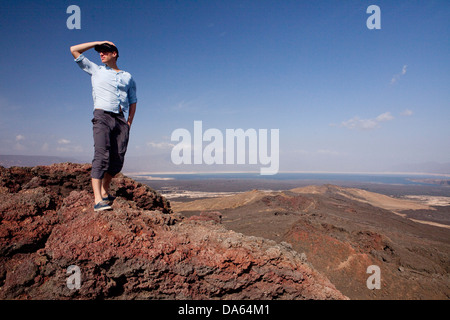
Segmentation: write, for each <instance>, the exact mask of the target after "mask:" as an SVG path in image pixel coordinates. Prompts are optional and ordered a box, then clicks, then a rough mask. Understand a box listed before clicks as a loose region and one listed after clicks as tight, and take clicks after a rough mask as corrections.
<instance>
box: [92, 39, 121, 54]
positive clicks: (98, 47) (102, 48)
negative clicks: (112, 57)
mask: <svg viewBox="0 0 450 320" xmlns="http://www.w3.org/2000/svg"><path fill="white" fill-rule="evenodd" d="M94 48H95V51H97V52H102V51H103V52H105V51H106V52H117V57H119V50H117V48H116V46H114V45H112V44H109V43H108V42H105V43H102V44H98V45H96V46H95V47H94Z"/></svg>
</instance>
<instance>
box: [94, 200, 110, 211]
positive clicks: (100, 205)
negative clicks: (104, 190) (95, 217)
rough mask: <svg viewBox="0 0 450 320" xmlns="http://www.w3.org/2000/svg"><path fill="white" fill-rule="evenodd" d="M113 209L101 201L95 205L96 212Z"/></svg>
mask: <svg viewBox="0 0 450 320" xmlns="http://www.w3.org/2000/svg"><path fill="white" fill-rule="evenodd" d="M111 209H112V207H111V206H110V205H109V203H108V202H106V201H103V200H102V201H100V202H99V203H97V204H96V205H94V211H103V210H111Z"/></svg>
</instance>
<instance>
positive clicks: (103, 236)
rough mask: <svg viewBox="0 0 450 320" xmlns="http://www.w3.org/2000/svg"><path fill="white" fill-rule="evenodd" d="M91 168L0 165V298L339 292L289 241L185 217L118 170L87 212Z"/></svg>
mask: <svg viewBox="0 0 450 320" xmlns="http://www.w3.org/2000/svg"><path fill="white" fill-rule="evenodd" d="M90 168H91V167H90V165H77V164H71V163H64V164H57V165H51V166H39V167H34V168H19V167H12V168H9V169H5V168H2V167H0V219H1V225H0V253H1V254H0V298H1V299H346V297H345V296H344V295H342V294H341V293H340V292H339V291H338V290H337V289H336V288H335V287H334V286H333V285H332V284H331V283H330V282H329V280H328V279H327V278H326V277H324V276H322V275H321V274H319V273H318V272H317V271H315V270H314V269H313V267H312V266H311V265H309V264H308V263H307V262H306V261H305V259H304V257H303V256H302V255H300V254H298V253H297V252H296V251H295V250H293V249H292V248H291V247H290V245H288V244H287V243H281V244H277V243H276V242H274V241H271V240H267V239H263V238H260V237H252V236H244V235H242V234H240V233H236V232H234V231H231V230H227V229H226V228H225V227H224V226H223V225H222V224H221V223H220V222H221V215H220V213H217V212H210V213H203V214H201V215H199V216H198V217H190V218H189V219H183V218H182V217H181V216H180V215H178V214H176V213H174V212H173V211H172V209H171V208H170V204H169V203H168V202H167V201H166V200H165V199H164V198H163V197H162V196H160V195H159V194H158V193H157V192H155V191H154V190H152V189H151V188H149V187H148V186H146V185H143V184H140V183H136V182H135V181H133V180H132V179H129V178H127V177H125V176H123V175H119V176H118V177H116V178H114V179H113V184H112V190H113V193H114V194H115V195H116V196H117V199H116V200H115V201H114V204H113V208H114V210H113V211H107V212H99V213H98V212H94V211H93V208H92V204H93V196H92V193H91V191H90ZM71 266H76V267H78V268H79V269H77V270H78V271H77V274H71V273H70V272H69V273H68V270H71V268H72V267H71ZM74 275H76V276H80V277H79V279H80V287H79V288H77V287H75V288H73V289H70V288H69V287H71V286H70V285H68V280H70V281H71V279H73V277H72V276H74ZM70 281H69V284H71V283H72V282H70Z"/></svg>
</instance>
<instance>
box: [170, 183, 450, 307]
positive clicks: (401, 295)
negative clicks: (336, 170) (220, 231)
mask: <svg viewBox="0 0 450 320" xmlns="http://www.w3.org/2000/svg"><path fill="white" fill-rule="evenodd" d="M246 196H247V197H248V198H247V199H245V197H246ZM247 200H248V201H247ZM216 201H217V204H218V205H217V206H215V204H214V199H208V200H197V201H192V202H185V203H175V202H173V203H172V204H173V207H174V208H176V210H177V211H180V212H181V213H182V214H183V215H185V216H190V215H193V214H198V213H199V212H201V211H204V210H210V208H216V210H219V207H220V208H221V209H220V210H219V211H220V214H221V217H222V223H223V224H224V225H225V226H226V227H227V228H228V229H231V230H234V231H237V232H242V233H244V234H248V235H252V236H263V237H265V238H268V239H272V240H275V241H277V242H278V243H281V242H287V243H289V244H291V245H292V247H293V248H294V249H295V250H297V251H298V252H299V253H304V254H305V255H306V258H307V260H308V261H309V262H311V263H312V265H313V266H314V267H315V268H316V269H317V270H319V271H320V272H321V273H323V274H325V275H326V276H327V277H328V278H329V279H330V280H331V282H332V283H333V284H334V285H335V286H336V288H338V289H339V290H340V291H341V292H343V293H344V294H345V295H347V296H348V297H350V298H351V299H448V298H449V297H450V278H449V269H450V267H449V266H450V263H449V262H450V230H449V229H448V226H449V223H448V221H449V220H448V214H447V215H445V216H446V217H447V218H445V217H444V218H442V221H443V222H442V223H435V222H433V221H430V220H428V221H425V217H427V218H428V219H429V218H430V217H433V215H434V214H435V213H436V212H437V209H436V207H433V206H429V205H424V204H422V203H420V202H418V201H413V200H403V199H397V198H392V197H388V196H385V195H381V194H376V193H372V192H368V191H365V190H360V189H353V188H342V187H338V186H333V185H324V186H309V187H304V188H296V189H293V190H290V191H282V192H272V193H265V192H260V191H252V192H251V193H243V194H241V195H239V196H229V197H223V198H220V199H216ZM219 204H220V205H219ZM227 204H228V205H227ZM237 204H241V205H238V206H237ZM440 210H441V211H442V210H443V209H440ZM444 211H445V210H444ZM411 212H421V213H422V217H421V218H417V215H418V214H416V215H414V217H416V218H415V219H410V218H409V216H410V215H411ZM425 213H426V214H425ZM204 214H205V213H204ZM444 214H445V212H443V214H442V215H444ZM371 265H376V266H379V267H380V270H381V284H382V286H381V289H379V290H378V289H375V290H369V289H368V288H367V285H366V281H367V279H368V277H369V276H370V274H368V273H367V268H368V267H369V266H371Z"/></svg>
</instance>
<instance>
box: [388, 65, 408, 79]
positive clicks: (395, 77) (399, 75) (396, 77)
mask: <svg viewBox="0 0 450 320" xmlns="http://www.w3.org/2000/svg"><path fill="white" fill-rule="evenodd" d="M407 68H408V66H407V65H406V64H405V65H404V66H403V68H402V71H401V72H400V73H397V74H394V75H393V76H392V79H391V84H394V83H396V82H397V81H398V80H399V79H400V77H402V76H404V75H405V74H406V69H407Z"/></svg>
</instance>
